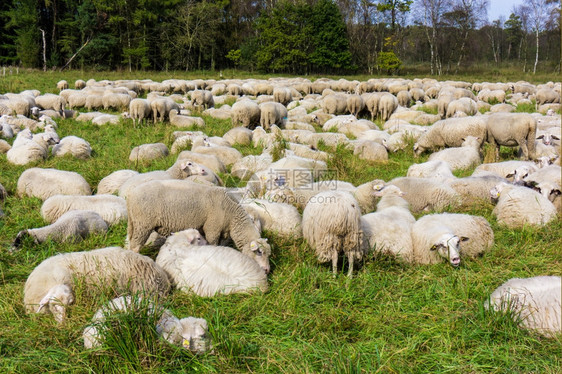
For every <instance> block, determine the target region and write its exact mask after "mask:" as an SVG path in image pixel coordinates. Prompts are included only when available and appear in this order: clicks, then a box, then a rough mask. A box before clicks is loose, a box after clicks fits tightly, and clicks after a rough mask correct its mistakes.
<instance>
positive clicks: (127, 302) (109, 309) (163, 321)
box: [82, 296, 211, 353]
mask: <svg viewBox="0 0 562 374" xmlns="http://www.w3.org/2000/svg"><path fill="white" fill-rule="evenodd" d="M139 311H145V312H146V313H147V315H149V316H151V317H155V318H154V321H155V322H156V332H157V333H158V335H160V336H162V337H163V338H164V339H165V340H166V341H168V343H170V344H175V345H179V346H181V347H183V348H185V349H188V350H189V351H191V352H192V353H204V352H207V351H208V350H210V349H211V339H210V337H209V331H208V329H209V328H208V325H207V321H205V320H204V319H203V318H195V317H186V318H182V319H178V318H177V317H176V316H174V314H173V313H172V312H171V311H169V310H168V309H162V308H160V307H155V306H154V304H153V303H152V302H151V301H149V300H147V299H143V298H142V297H138V296H136V297H131V296H121V297H117V298H115V299H113V300H111V301H110V302H109V303H107V304H106V305H104V306H103V307H102V308H100V309H98V310H97V312H96V313H95V314H94V316H93V317H92V320H91V322H90V324H89V325H88V326H86V328H85V329H84V332H83V333H82V338H83V339H84V348H86V349H91V348H95V347H99V346H100V345H101V344H102V343H103V340H104V339H103V336H104V334H105V333H106V329H107V328H109V327H110V325H109V323H111V322H112V320H113V319H114V318H117V317H118V316H119V314H120V313H135V314H136V313H138V312H139ZM156 317H157V320H156Z"/></svg>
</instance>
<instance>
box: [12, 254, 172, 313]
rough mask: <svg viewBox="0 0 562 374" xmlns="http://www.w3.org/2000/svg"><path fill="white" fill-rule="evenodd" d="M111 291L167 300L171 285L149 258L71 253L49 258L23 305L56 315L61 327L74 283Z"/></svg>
mask: <svg viewBox="0 0 562 374" xmlns="http://www.w3.org/2000/svg"><path fill="white" fill-rule="evenodd" d="M77 280H80V281H83V282H84V284H85V285H90V286H93V287H95V288H96V289H97V288H100V287H103V286H104V285H105V286H106V287H107V288H110V287H111V289H112V290H113V291H114V292H116V293H140V292H143V293H146V294H149V295H151V294H152V295H158V296H164V295H166V294H167V293H168V291H169V288H170V282H169V280H168V276H167V275H166V273H165V272H164V270H163V269H162V268H160V266H158V265H156V263H155V262H154V261H153V260H151V259H150V258H149V257H146V256H142V255H140V254H138V253H135V252H133V251H129V250H125V249H123V248H120V247H107V248H101V249H95V250H90V251H86V252H71V253H64V254H59V255H56V256H53V257H49V258H47V259H46V260H44V261H43V262H41V263H40V264H39V265H38V266H37V267H36V268H35V269H33V271H32V272H31V274H30V275H29V277H28V278H27V281H26V282H25V287H24V296H23V302H24V304H25V309H26V312H27V313H47V312H50V313H51V314H53V316H54V318H55V320H56V321H57V322H59V323H62V322H63V321H64V320H65V317H66V307H67V306H68V305H70V304H72V303H73V302H74V293H73V290H72V289H73V286H74V282H75V281H77Z"/></svg>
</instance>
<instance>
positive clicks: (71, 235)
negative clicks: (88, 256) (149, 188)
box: [13, 210, 108, 248]
mask: <svg viewBox="0 0 562 374" xmlns="http://www.w3.org/2000/svg"><path fill="white" fill-rule="evenodd" d="M107 229H108V227H107V223H105V221H104V220H103V219H102V218H101V217H100V215H99V214H97V213H96V212H93V211H89V210H70V211H68V212H66V213H65V214H63V215H62V216H60V217H59V218H58V219H57V220H56V222H55V223H53V224H51V225H48V226H45V227H41V228H37V229H27V230H23V231H20V232H19V233H18V235H17V236H16V239H15V240H14V243H13V248H19V247H20V246H21V244H22V240H23V238H25V237H27V236H29V237H31V238H33V241H34V242H35V243H38V244H39V243H43V242H45V241H47V240H48V239H50V240H52V241H55V242H60V243H67V242H70V243H76V242H80V241H82V240H83V239H85V238H86V237H88V236H89V235H91V234H99V233H106V232H107Z"/></svg>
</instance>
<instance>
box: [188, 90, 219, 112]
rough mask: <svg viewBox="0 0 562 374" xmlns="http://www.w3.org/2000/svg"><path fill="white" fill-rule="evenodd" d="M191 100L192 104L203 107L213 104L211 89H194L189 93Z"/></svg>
mask: <svg viewBox="0 0 562 374" xmlns="http://www.w3.org/2000/svg"><path fill="white" fill-rule="evenodd" d="M191 100H192V102H193V105H194V106H199V107H203V108H205V109H207V108H210V107H213V106H214V105H215V101H214V99H213V94H212V93H211V91H206V90H195V91H193V92H192V93H191Z"/></svg>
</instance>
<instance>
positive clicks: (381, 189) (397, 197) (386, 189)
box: [361, 184, 416, 262]
mask: <svg viewBox="0 0 562 374" xmlns="http://www.w3.org/2000/svg"><path fill="white" fill-rule="evenodd" d="M375 195H376V196H378V197H381V200H380V201H379V203H378V204H377V211H376V212H374V213H369V214H365V215H364V216H362V217H361V229H362V230H363V235H364V245H366V246H368V250H369V251H371V250H374V252H376V253H386V254H391V255H393V256H396V257H398V258H400V259H402V260H404V261H406V262H412V261H413V246H412V238H411V235H410V233H411V231H412V226H413V225H414V222H416V219H415V218H414V216H413V215H412V213H410V209H409V204H408V202H407V201H406V200H404V199H403V198H402V196H404V193H403V192H402V191H400V189H399V188H398V187H396V186H393V185H388V186H384V185H382V184H380V185H378V186H377V190H376V191H375Z"/></svg>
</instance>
